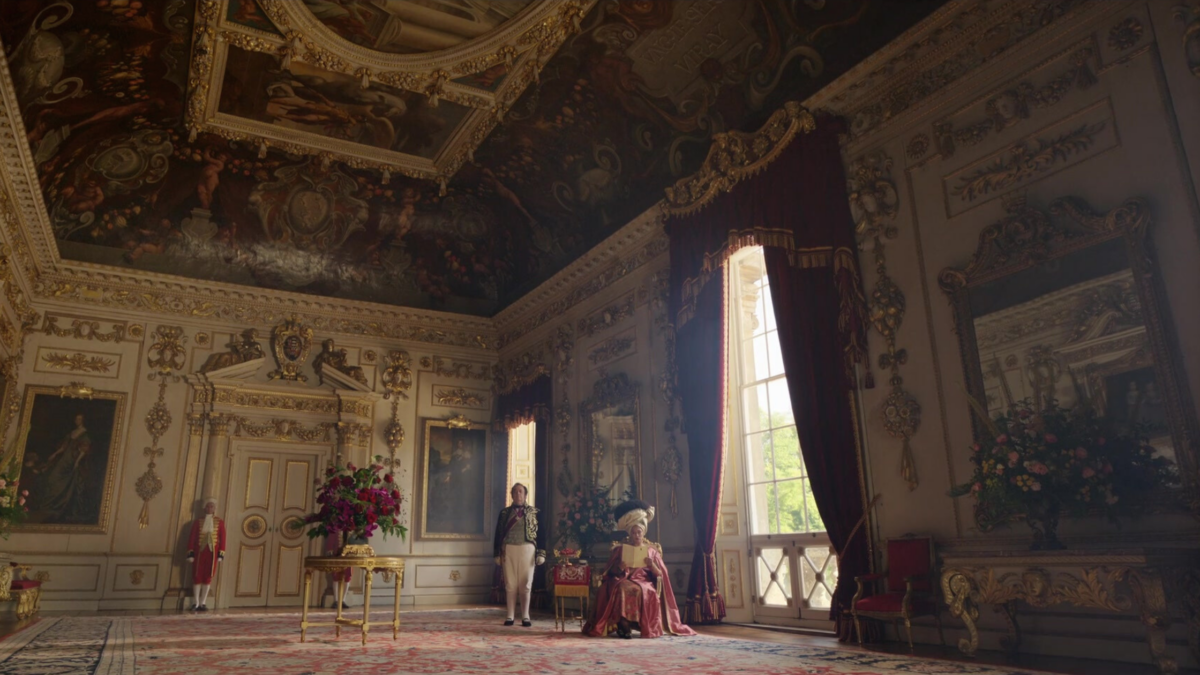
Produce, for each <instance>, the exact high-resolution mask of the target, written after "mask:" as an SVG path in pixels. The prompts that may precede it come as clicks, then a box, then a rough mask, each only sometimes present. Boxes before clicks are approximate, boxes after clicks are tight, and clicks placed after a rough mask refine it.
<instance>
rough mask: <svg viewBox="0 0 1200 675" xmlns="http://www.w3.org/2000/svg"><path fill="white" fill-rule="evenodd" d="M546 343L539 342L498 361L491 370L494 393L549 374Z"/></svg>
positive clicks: (512, 389) (511, 390) (508, 389)
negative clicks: (509, 357)
mask: <svg viewBox="0 0 1200 675" xmlns="http://www.w3.org/2000/svg"><path fill="white" fill-rule="evenodd" d="M546 351H547V349H546V345H545V344H544V343H543V344H539V345H537V346H535V347H532V348H530V349H529V351H526V352H524V353H523V354H521V355H519V356H515V357H513V358H511V359H508V360H507V361H502V362H500V363H499V364H498V365H497V366H496V367H495V368H494V369H493V371H492V374H493V377H494V379H495V387H496V393H498V394H508V393H510V392H513V391H516V390H517V389H520V388H521V387H524V386H525V385H527V384H529V383H531V382H533V381H534V380H536V379H538V378H539V377H541V376H543V375H549V374H550V367H549V366H547V365H546V361H547V358H548V355H547V354H546Z"/></svg>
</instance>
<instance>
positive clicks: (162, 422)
mask: <svg viewBox="0 0 1200 675" xmlns="http://www.w3.org/2000/svg"><path fill="white" fill-rule="evenodd" d="M150 337H151V339H152V340H153V342H152V343H151V345H150V348H149V349H148V350H147V355H146V365H148V366H149V367H150V368H151V369H153V370H154V372H152V373H150V381H152V382H153V381H155V380H158V398H157V400H155V401H154V405H152V406H150V410H149V411H148V412H147V413H146V420H145V422H146V431H147V432H148V433H149V434H150V445H148V446H147V447H146V448H145V449H144V450H143V454H144V455H145V456H146V459H147V460H148V461H147V464H146V472H145V473H143V474H142V475H141V476H139V477H138V479H137V481H136V482H135V483H134V489H135V491H136V492H137V496H138V497H140V498H141V500H142V510H141V513H139V514H138V528H139V529H145V528H146V527H148V526H149V525H150V502H151V500H153V499H154V498H155V497H157V496H158V494H159V493H160V492H162V489H163V480H162V478H160V477H159V475H158V474H157V473H155V471H154V469H155V468H156V467H157V460H158V458H159V457H161V456H163V454H165V453H166V450H164V449H162V448H160V447H158V441H159V439H161V438H162V437H163V435H164V434H166V433H167V430H168V429H170V428H171V411H170V410H169V409H168V408H167V385H168V384H172V383H176V382H179V381H181V380H182V379H183V378H181V377H180V376H179V375H178V374H177V373H178V371H180V370H182V369H183V365H184V361H185V356H186V351H185V349H184V342H186V341H187V337H186V336H185V335H184V334H183V328H181V327H180V326H158V327H157V328H155V329H154V332H153V333H152V334H151V336H150Z"/></svg>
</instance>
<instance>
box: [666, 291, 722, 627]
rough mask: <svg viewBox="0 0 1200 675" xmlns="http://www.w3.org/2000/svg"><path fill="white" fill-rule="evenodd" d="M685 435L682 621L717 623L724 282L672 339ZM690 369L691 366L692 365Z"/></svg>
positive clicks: (719, 613) (703, 299)
mask: <svg viewBox="0 0 1200 675" xmlns="http://www.w3.org/2000/svg"><path fill="white" fill-rule="evenodd" d="M675 360H676V362H677V363H679V364H683V365H685V367H682V368H679V390H680V391H683V392H686V394H684V395H683V396H682V398H681V405H682V407H683V424H684V432H685V433H686V434H687V439H688V457H689V460H690V461H689V466H690V467H691V470H690V478H691V485H692V517H693V519H694V520H695V526H696V531H695V537H696V549H695V552H694V553H693V555H692V573H691V575H690V576H689V578H688V592H687V602H686V603H685V604H684V610H683V620H684V623H690V624H701V623H718V622H720V621H721V619H723V618H724V617H725V599H724V598H723V597H721V592H720V588H719V585H718V583H717V559H716V556H715V554H714V548H715V547H716V544H717V519H718V518H719V517H720V511H721V481H722V471H723V469H724V466H725V394H726V392H725V376H726V362H725V284H724V283H720V282H713V283H711V284H708V285H706V286H705V287H704V289H703V290H702V291H701V292H700V295H699V298H698V302H697V303H696V310H695V314H694V316H693V317H692V319H691V320H690V321H688V322H687V323H686V324H685V325H684V326H682V327H681V328H680V329H679V330H678V332H677V335H676V337H675ZM693 366H695V367H693Z"/></svg>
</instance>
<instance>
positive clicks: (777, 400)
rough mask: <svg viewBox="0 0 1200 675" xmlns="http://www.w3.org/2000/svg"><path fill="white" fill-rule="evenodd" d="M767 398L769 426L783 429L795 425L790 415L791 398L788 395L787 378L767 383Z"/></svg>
mask: <svg viewBox="0 0 1200 675" xmlns="http://www.w3.org/2000/svg"><path fill="white" fill-rule="evenodd" d="M767 396H768V397H769V399H770V401H771V426H773V427H785V426H787V425H789V424H795V423H796V418H795V416H794V415H792V397H791V395H790V394H789V393H788V387H787V378H783V377H781V378H779V379H776V380H771V381H770V382H768V383H767Z"/></svg>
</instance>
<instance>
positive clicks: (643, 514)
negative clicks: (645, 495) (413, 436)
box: [613, 499, 654, 532]
mask: <svg viewBox="0 0 1200 675" xmlns="http://www.w3.org/2000/svg"><path fill="white" fill-rule="evenodd" d="M613 517H614V518H616V519H617V529H618V530H625V531H626V532H628V531H629V530H630V529H632V528H633V526H634V525H641V527H642V531H643V532H644V531H645V530H646V528H648V527H650V521H652V520H654V507H653V506H650V505H649V504H647V503H646V502H644V501H642V500H640V499H631V500H629V501H627V502H625V503H623V504H620V505H619V506H617V508H615V509H613Z"/></svg>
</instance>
